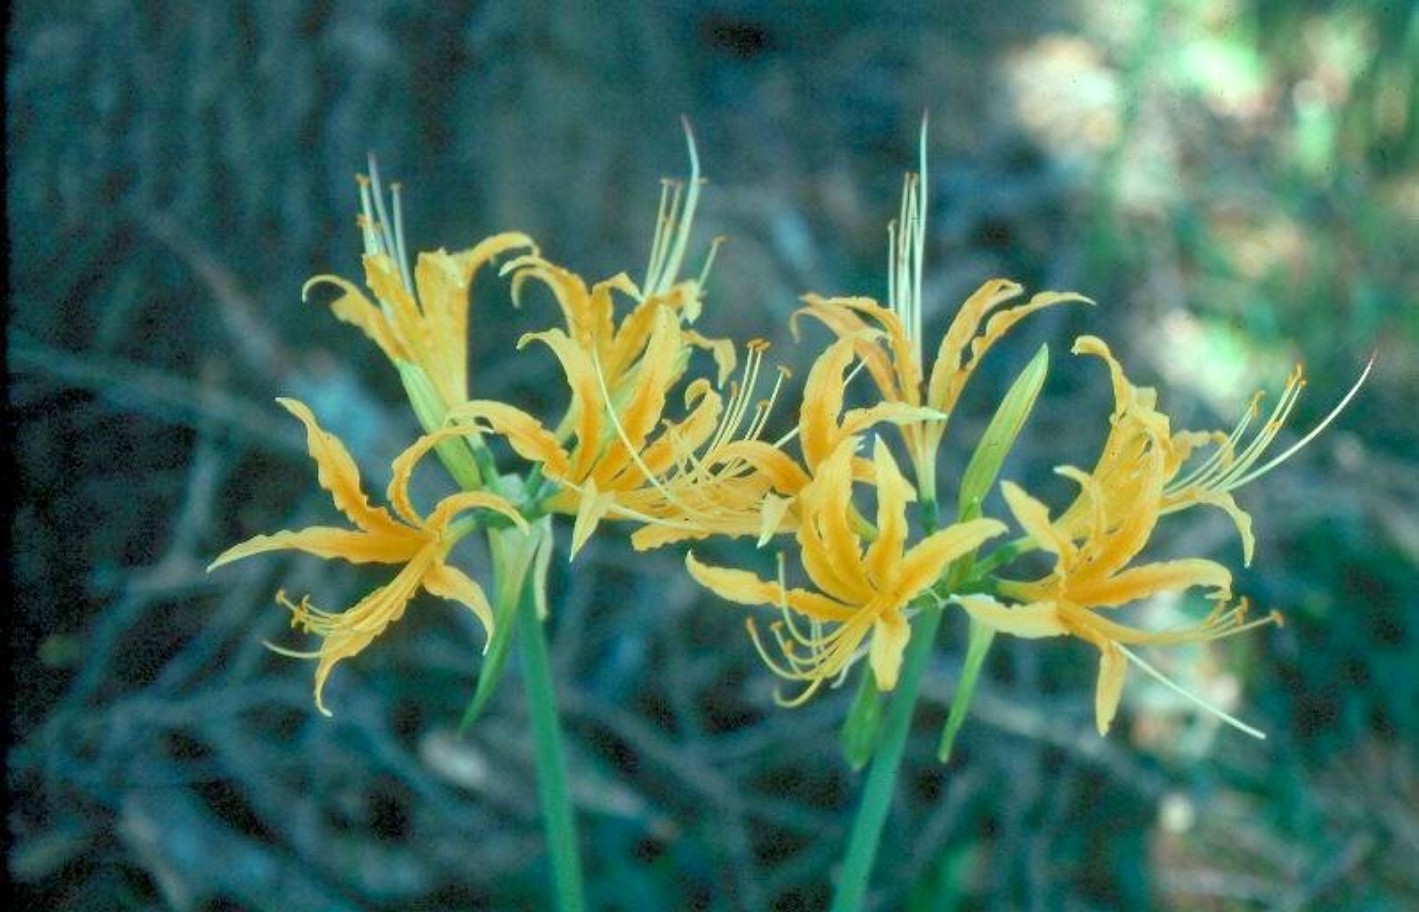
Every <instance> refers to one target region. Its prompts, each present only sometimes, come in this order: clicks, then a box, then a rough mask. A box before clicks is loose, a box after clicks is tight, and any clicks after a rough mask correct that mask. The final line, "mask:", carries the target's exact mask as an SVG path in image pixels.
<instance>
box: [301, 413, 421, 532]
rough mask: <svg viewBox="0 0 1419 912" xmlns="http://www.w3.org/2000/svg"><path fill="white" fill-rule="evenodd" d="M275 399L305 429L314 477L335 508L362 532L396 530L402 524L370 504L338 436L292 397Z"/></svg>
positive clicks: (357, 472)
mask: <svg viewBox="0 0 1419 912" xmlns="http://www.w3.org/2000/svg"><path fill="white" fill-rule="evenodd" d="M276 401H277V402H279V403H280V404H281V406H282V407H283V408H284V409H285V410H286V411H288V412H290V413H291V414H292V415H294V416H296V418H297V419H299V420H300V422H301V423H302V424H304V425H305V428H306V446H307V449H308V450H309V451H310V457H311V459H312V460H314V462H315V467H316V480H317V481H318V482H319V483H320V486H321V487H322V488H324V489H325V490H326V491H329V492H330V496H331V498H332V499H333V500H334V501H335V508H336V509H337V510H339V511H340V512H341V513H343V514H345V516H347V517H348V518H349V520H350V522H352V523H354V524H355V525H356V526H358V527H359V528H361V529H364V530H365V531H366V532H374V533H381V534H383V533H397V532H398V531H399V530H401V529H402V528H403V527H402V526H400V525H399V524H398V523H397V522H395V520H394V518H393V517H392V516H390V515H389V512H388V511H387V510H385V509H384V508H382V507H373V506H370V503H369V500H368V499H367V498H366V497H365V492H364V490H363V489H362V488H361V487H360V470H359V469H358V468H357V467H356V466H355V459H354V457H352V456H351V455H350V451H349V450H347V449H345V445H344V444H343V443H341V442H340V438H338V437H336V436H335V435H334V434H331V433H329V432H327V431H325V430H323V429H322V428H321V427H320V425H319V424H318V423H317V422H316V420H315V416H314V415H313V414H311V411H310V409H309V408H307V407H306V405H305V404H304V403H302V402H300V401H298V400H295V399H277V400H276Z"/></svg>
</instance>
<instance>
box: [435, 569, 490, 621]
mask: <svg viewBox="0 0 1419 912" xmlns="http://www.w3.org/2000/svg"><path fill="white" fill-rule="evenodd" d="M424 588H425V589H427V590H428V591H429V592H430V593H432V594H433V595H436V596H438V597H439V598H445V599H448V600H449V601H453V602H458V603H460V604H462V605H464V606H466V607H467V608H468V609H469V610H470V611H472V612H473V614H474V616H475V617H477V618H478V621H479V623H481V624H482V625H483V630H484V632H485V633H486V634H487V636H488V639H489V640H490V641H491V639H492V636H493V606H492V605H491V604H489V603H488V596H487V593H485V592H484V591H483V587H482V586H479V585H478V584H477V583H476V582H474V580H473V579H472V578H471V577H469V576H468V574H466V573H464V572H463V571H462V570H459V569H458V568H457V567H450V566H449V565H448V564H445V563H443V562H442V561H439V562H438V563H436V564H434V565H433V566H432V567H430V568H429V571H428V572H427V573H425V574H424Z"/></svg>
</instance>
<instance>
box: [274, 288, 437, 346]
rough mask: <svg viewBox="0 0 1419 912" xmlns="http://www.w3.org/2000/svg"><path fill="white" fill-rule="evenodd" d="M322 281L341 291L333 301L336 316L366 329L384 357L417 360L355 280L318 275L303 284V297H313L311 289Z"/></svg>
mask: <svg viewBox="0 0 1419 912" xmlns="http://www.w3.org/2000/svg"><path fill="white" fill-rule="evenodd" d="M321 284H326V285H334V286H335V287H336V288H338V289H340V291H341V295H340V297H338V298H336V299H335V300H334V301H332V302H331V304H330V310H331V312H332V313H334V314H335V317H336V319H338V320H340V321H341V322H342V323H349V324H350V325H351V326H354V327H355V328H357V329H359V330H360V331H361V332H363V333H364V334H365V335H366V336H367V337H368V338H369V339H370V341H372V342H374V344H376V345H378V346H379V350H380V351H382V352H384V356H385V357H386V358H388V359H389V360H391V361H411V360H413V356H412V355H411V353H410V352H409V351H407V350H406V349H405V348H404V344H403V343H402V342H400V341H399V338H398V336H397V335H395V333H394V328H393V327H392V326H390V325H389V320H388V319H387V318H386V317H385V316H384V312H383V311H381V310H380V309H379V308H378V307H376V306H375V305H374V304H373V303H371V302H370V299H369V298H367V297H365V295H364V292H362V291H360V289H359V288H357V287H355V285H354V283H352V282H349V281H346V280H345V279H342V278H340V277H339V276H333V275H319V276H315V277H314V278H312V279H311V280H310V281H308V282H306V283H305V285H303V286H301V300H302V301H306V300H309V299H310V290H311V289H312V288H314V287H315V286H317V285H321Z"/></svg>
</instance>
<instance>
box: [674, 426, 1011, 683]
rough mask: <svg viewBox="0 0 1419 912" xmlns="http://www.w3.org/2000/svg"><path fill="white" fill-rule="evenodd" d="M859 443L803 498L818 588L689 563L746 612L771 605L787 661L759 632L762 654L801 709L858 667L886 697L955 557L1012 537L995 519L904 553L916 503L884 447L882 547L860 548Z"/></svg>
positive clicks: (851, 443)
mask: <svg viewBox="0 0 1419 912" xmlns="http://www.w3.org/2000/svg"><path fill="white" fill-rule="evenodd" d="M859 440H860V438H858V437H855V436H854V437H848V438H846V439H844V440H843V441H842V442H841V443H840V444H839V445H838V447H837V449H836V450H835V451H834V452H833V453H832V455H830V456H829V457H828V458H827V459H826V460H824V461H823V463H822V464H821V465H820V466H819V467H818V471H817V473H816V474H815V476H814V477H813V479H812V481H811V482H809V483H808V484H807V485H806V486H805V487H804V488H803V490H802V492H801V493H800V495H799V498H798V501H799V506H800V508H801V510H802V517H801V521H800V523H799V525H798V532H797V535H798V543H799V545H800V546H801V559H802V562H803V568H804V571H805V572H806V573H807V575H808V578H809V579H810V580H811V581H812V582H813V584H814V586H815V587H816V591H815V590H810V589H796V588H795V589H790V588H788V587H787V586H785V585H784V583H783V581H782V579H780V580H778V581H776V582H769V581H767V580H764V579H761V578H759V577H758V576H756V575H754V574H753V573H750V572H747V571H744V570H736V569H730V568H724V567H714V566H710V565H708V564H704V563H701V562H700V561H699V560H697V559H696V558H695V556H694V554H693V553H691V554H687V555H686V558H685V563H686V566H687V567H688V568H689V571H690V574H691V576H693V577H694V579H695V580H696V581H697V582H699V583H700V585H702V586H704V587H705V588H707V589H709V590H711V591H713V592H714V593H716V594H717V595H719V596H720V597H721V598H724V599H727V600H729V601H731V602H735V603H737V604H741V605H774V606H777V607H779V608H780V610H781V611H782V619H781V620H780V621H778V622H776V623H775V624H774V625H773V627H772V628H771V629H772V631H773V634H774V637H775V639H776V642H777V645H778V647H779V649H780V651H781V652H782V659H776V658H773V657H771V656H770V655H769V654H768V652H767V650H766V649H765V648H764V646H763V643H762V641H761V639H760V637H759V634H758V631H757V628H756V627H755V626H754V624H753V622H752V621H750V622H749V624H748V627H749V631H750V634H751V636H752V637H753V640H754V643H755V646H756V647H757V648H758V649H759V652H760V655H761V656H762V657H763V658H764V661H765V662H766V663H767V664H768V665H769V667H770V668H771V669H772V670H773V671H774V672H775V673H776V674H777V675H779V676H780V677H782V678H785V679H787V680H789V681H795V682H801V683H803V684H804V685H805V687H804V690H803V691H802V692H801V693H800V694H799V695H798V696H796V697H795V698H793V699H792V700H790V701H787V702H788V704H789V705H797V704H799V703H801V702H803V701H804V700H806V699H808V698H809V697H810V696H812V695H813V693H814V692H815V691H816V690H817V689H818V687H819V686H821V685H822V683H823V682H824V681H826V680H830V679H833V678H838V677H840V676H841V675H843V674H844V673H845V672H846V671H847V670H848V668H849V667H850V666H851V665H852V663H853V662H855V661H856V660H857V659H858V658H860V657H861V655H862V653H863V649H862V643H863V640H865V639H869V638H870V641H869V643H868V645H867V647H866V650H865V652H866V654H867V656H868V661H869V663H870V665H871V667H872V672H873V675H874V677H875V678H876V682H877V686H878V687H879V688H881V689H882V690H891V689H892V688H893V687H895V686H896V682H897V676H898V673H899V671H900V668H901V663H902V652H903V650H904V649H905V648H906V645H907V642H908V640H909V639H910V637H911V626H910V623H909V621H908V615H909V612H910V606H911V604H912V602H913V601H914V600H915V599H917V597H918V596H920V595H922V594H923V593H925V592H927V591H928V590H929V589H930V588H931V587H932V585H933V584H935V583H936V582H937V580H938V579H940V577H941V576H942V574H943V573H944V572H945V570H946V568H947V566H948V565H949V564H950V563H951V562H952V561H953V560H955V559H956V558H957V557H960V556H961V555H963V554H965V553H967V552H969V551H971V550H972V549H974V548H976V547H977V546H979V545H980V544H981V543H982V542H983V541H985V540H986V539H988V538H991V537H993V536H995V535H999V534H1000V533H1001V532H1003V531H1004V530H1005V525H1004V524H1003V523H1001V522H998V521H996V520H993V519H977V520H971V521H969V522H964V523H959V524H956V525H953V526H951V527H949V528H947V529H944V530H942V531H940V532H936V533H933V534H931V535H928V536H927V537H926V538H924V539H922V540H921V541H919V542H918V543H916V544H915V545H913V546H911V547H910V548H908V547H907V546H906V543H907V538H908V532H909V530H908V525H907V517H906V505H907V503H908V502H910V501H912V500H914V499H915V498H916V492H915V491H913V490H912V487H911V484H910V483H909V482H908V481H907V480H906V478H905V477H904V476H903V475H902V473H901V471H900V470H899V469H898V468H897V465H896V462H895V461H894V460H893V459H892V456H891V454H890V453H889V452H888V450H887V447H886V445H885V444H884V443H883V442H882V441H881V440H880V439H879V440H878V441H877V442H876V445H875V447H874V450H873V456H872V460H871V463H870V465H871V471H872V476H871V477H872V479H873V481H874V482H875V483H876V490H877V529H876V537H875V538H874V539H873V540H872V541H871V543H870V544H868V545H867V547H866V549H864V548H863V546H862V539H861V537H860V536H859V535H858V532H857V531H856V525H855V522H854V518H855V516H856V514H855V511H854V509H853V507H852V489H853V482H854V478H853V454H854V451H855V450H856V448H857V445H858V442H859Z"/></svg>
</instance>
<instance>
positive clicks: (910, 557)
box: [891, 519, 1005, 602]
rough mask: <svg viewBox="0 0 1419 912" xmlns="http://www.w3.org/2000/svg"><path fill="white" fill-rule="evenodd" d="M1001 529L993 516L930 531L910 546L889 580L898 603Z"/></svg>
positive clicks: (929, 582)
mask: <svg viewBox="0 0 1419 912" xmlns="http://www.w3.org/2000/svg"><path fill="white" fill-rule="evenodd" d="M1004 531H1005V523H1003V522H1000V521H999V520H996V519H972V520H970V521H968V522H963V523H956V524H955V525H953V526H949V527H947V528H945V529H942V530H941V531H940V532H935V533H932V534H931V535H928V536H927V537H926V538H924V539H922V540H921V541H919V542H917V543H916V544H915V545H913V546H912V548H911V550H909V551H908V552H907V553H906V554H905V555H904V556H903V557H902V563H901V567H900V568H899V569H898V570H897V572H896V574H895V575H894V576H893V579H892V588H891V591H892V592H893V593H895V594H896V596H897V598H899V599H900V600H901V601H902V602H906V601H909V600H910V599H912V598H915V597H916V595H917V594H918V593H920V592H921V591H922V590H924V589H926V588H927V587H928V586H930V585H932V584H933V583H935V582H936V581H937V580H938V579H940V578H941V575H942V574H943V573H945V572H946V568H947V567H948V566H950V564H951V562H952V561H953V560H955V559H956V558H958V557H961V556H962V555H964V554H967V553H969V552H971V551H974V550H975V549H976V548H978V547H980V545H981V543H982V542H984V541H985V540H986V539H988V538H994V537H995V536H997V535H999V534H1000V533H1002V532H1004Z"/></svg>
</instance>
